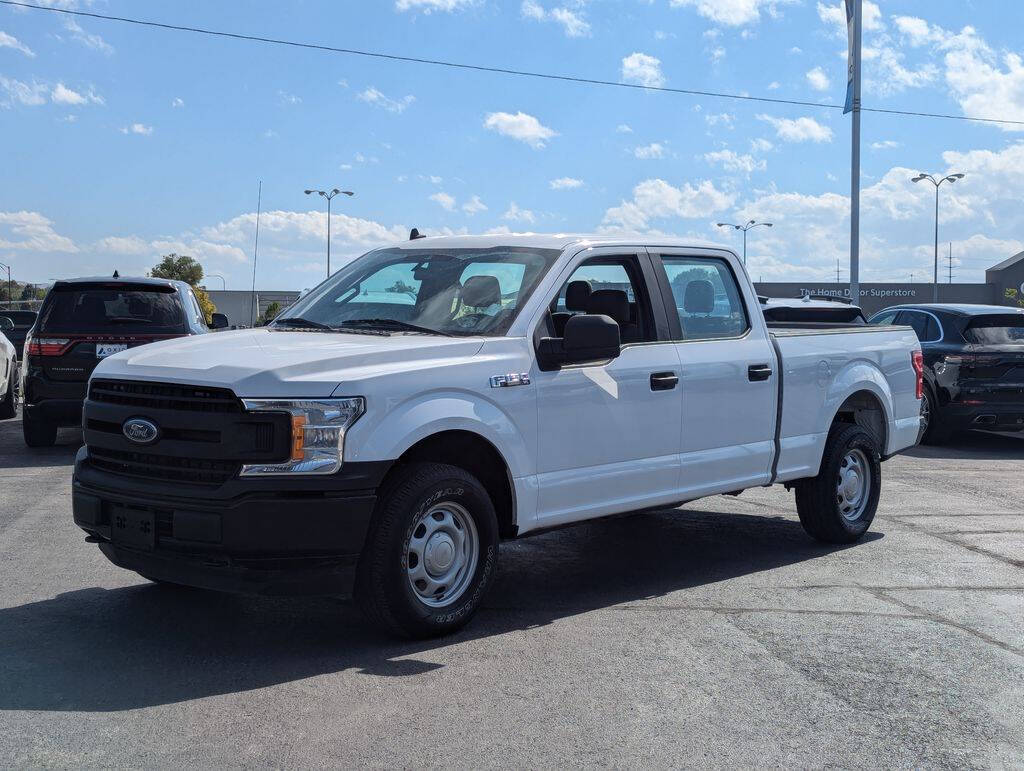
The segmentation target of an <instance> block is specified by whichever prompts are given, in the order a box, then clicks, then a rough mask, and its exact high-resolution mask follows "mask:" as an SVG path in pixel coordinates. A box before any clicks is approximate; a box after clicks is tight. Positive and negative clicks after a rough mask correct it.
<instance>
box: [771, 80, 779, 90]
mask: <svg viewBox="0 0 1024 771" xmlns="http://www.w3.org/2000/svg"><path fill="white" fill-rule="evenodd" d="M779 88H780V84H779V81H777V80H773V81H772V82H771V83H769V84H768V90H769V91H777V90H778V89H779Z"/></svg>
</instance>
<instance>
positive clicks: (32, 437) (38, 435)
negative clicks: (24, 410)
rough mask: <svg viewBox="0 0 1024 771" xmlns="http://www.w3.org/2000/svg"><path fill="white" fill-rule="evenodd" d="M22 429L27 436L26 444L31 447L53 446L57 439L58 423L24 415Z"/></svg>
mask: <svg viewBox="0 0 1024 771" xmlns="http://www.w3.org/2000/svg"><path fill="white" fill-rule="evenodd" d="M21 430H22V434H24V436H25V444H27V445H28V446H29V447H53V444H54V442H56V441H57V424H56V423H50V422H48V421H45V420H37V419H35V418H32V417H29V416H28V415H23V416H22V418H21Z"/></svg>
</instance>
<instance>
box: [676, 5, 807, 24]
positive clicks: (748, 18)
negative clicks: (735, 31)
mask: <svg viewBox="0 0 1024 771" xmlns="http://www.w3.org/2000/svg"><path fill="white" fill-rule="evenodd" d="M796 1H797V0H671V2H670V3H669V5H671V6H672V7H673V8H680V7H684V8H685V7H691V8H695V9H696V10H697V13H698V14H700V15H701V16H703V17H704V18H705V19H708V20H709V21H712V22H714V23H715V24H723V25H726V26H730V27H740V26H743V25H745V24H753V23H755V22H757V21H760V19H761V11H762V10H763V11H765V13H767V14H768V15H769V16H771V17H773V18H774V17H775V16H778V13H779V12H778V6H780V5H785V4H788V3H793V2H796Z"/></svg>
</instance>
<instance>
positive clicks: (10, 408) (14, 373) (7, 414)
mask: <svg viewBox="0 0 1024 771" xmlns="http://www.w3.org/2000/svg"><path fill="white" fill-rule="evenodd" d="M17 390H18V368H17V366H12V367H11V374H10V377H9V378H7V393H6V394H4V396H3V398H2V399H0V420H7V419H8V418H13V417H14V416H15V415H17V414H18V404H17V401H16V399H15V394H16V392H17Z"/></svg>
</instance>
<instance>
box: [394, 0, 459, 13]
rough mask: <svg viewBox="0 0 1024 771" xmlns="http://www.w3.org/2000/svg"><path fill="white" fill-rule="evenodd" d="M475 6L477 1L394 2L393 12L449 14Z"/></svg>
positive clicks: (409, 0)
mask: <svg viewBox="0 0 1024 771" xmlns="http://www.w3.org/2000/svg"><path fill="white" fill-rule="evenodd" d="M476 4H477V0H395V10H397V11H422V12H423V13H433V12H435V11H442V12H445V13H451V12H452V11H461V10H463V9H465V8H469V7H470V6H473V5H476Z"/></svg>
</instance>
